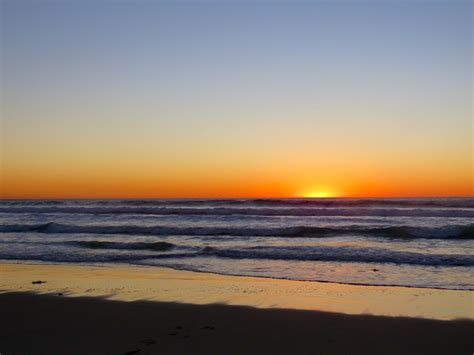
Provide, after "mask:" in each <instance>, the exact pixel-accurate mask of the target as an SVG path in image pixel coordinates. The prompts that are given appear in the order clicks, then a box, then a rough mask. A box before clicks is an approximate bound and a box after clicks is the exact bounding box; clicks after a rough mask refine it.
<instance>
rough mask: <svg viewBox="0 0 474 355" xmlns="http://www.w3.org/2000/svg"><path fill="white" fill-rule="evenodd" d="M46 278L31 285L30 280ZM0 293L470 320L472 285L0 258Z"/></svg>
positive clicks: (473, 312) (471, 313) (473, 317)
mask: <svg viewBox="0 0 474 355" xmlns="http://www.w3.org/2000/svg"><path fill="white" fill-rule="evenodd" d="M38 280H40V281H46V282H45V283H42V284H32V282H33V281H38ZM0 292H34V293H45V294H47V293H49V294H58V293H61V294H63V295H64V296H70V297H79V296H92V297H101V298H104V299H107V300H122V301H143V300H148V301H158V302H179V303H185V304H201V305H202V304H214V303H219V304H226V305H238V306H250V307H257V308H272V309H275V308H283V309H295V310H310V311H321V312H332V313H342V314H352V315H360V314H371V315H377V316H391V317H399V316H401V317H412V318H426V319H439V320H453V319H471V320H474V307H473V294H472V291H470V290H446V289H428V288H414V287H405V286H376V285H371V286H365V285H351V284H339V283H331V282H318V281H294V280H285V279H270V278H260V277H248V276H227V275H220V274H210V273H205V272H194V271H182V270H175V269H171V268H163V267H147V266H119V265H113V266H112V265H110V264H109V265H100V266H97V265H65V264H42V263H18V262H3V261H2V262H0Z"/></svg>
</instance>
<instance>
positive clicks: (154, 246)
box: [68, 240, 175, 251]
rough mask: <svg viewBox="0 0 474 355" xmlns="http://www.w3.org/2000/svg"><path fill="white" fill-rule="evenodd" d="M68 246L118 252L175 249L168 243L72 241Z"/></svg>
mask: <svg viewBox="0 0 474 355" xmlns="http://www.w3.org/2000/svg"><path fill="white" fill-rule="evenodd" d="M68 244H71V245H74V246H79V247H83V248H90V249H119V250H154V251H168V250H171V249H173V248H174V247H175V245H174V244H172V243H168V242H153V243H146V242H136V243H124V242H106V241H98V240H92V241H72V242H68Z"/></svg>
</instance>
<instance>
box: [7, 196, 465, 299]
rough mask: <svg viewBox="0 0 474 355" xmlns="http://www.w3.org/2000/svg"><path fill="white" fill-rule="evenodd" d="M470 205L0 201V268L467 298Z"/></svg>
mask: <svg viewBox="0 0 474 355" xmlns="http://www.w3.org/2000/svg"><path fill="white" fill-rule="evenodd" d="M473 217H474V198H424V199H375V198H374V199H348V198H345V199H172V200H165V199H134V200H132V199H125V200H4V201H0V259H1V260H8V261H18V262H28V263H67V264H69V263H73V264H93V265H113V264H121V265H123V264H128V265H139V266H148V267H155V266H160V267H169V268H174V269H181V270H191V271H200V272H210V273H217V274H226V275H247V276H257V277H267V278H282V279H291V280H305V281H322V282H337V283H348V284H363V285H398V286H407V287H426V288H443V289H467V290H474V223H473V221H474V219H473Z"/></svg>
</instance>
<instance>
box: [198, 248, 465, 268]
mask: <svg viewBox="0 0 474 355" xmlns="http://www.w3.org/2000/svg"><path fill="white" fill-rule="evenodd" d="M205 252H206V253H208V254H210V255H213V256H218V257H223V258H230V259H265V260H299V261H337V262H360V263H379V264H386V263H393V264H406V265H422V266H474V256H469V255H444V254H422V253H411V252H397V251H390V250H386V249H378V248H352V247H323V246H321V247H311V248H308V247H304V248H302V247H283V248H267V247H254V248H247V249H240V250H223V249H214V248H209V247H208V248H206V250H205Z"/></svg>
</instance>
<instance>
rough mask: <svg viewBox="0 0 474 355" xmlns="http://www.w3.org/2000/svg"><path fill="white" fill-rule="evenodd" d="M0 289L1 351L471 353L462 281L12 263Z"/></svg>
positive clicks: (2, 266)
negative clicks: (311, 278)
mask: <svg viewBox="0 0 474 355" xmlns="http://www.w3.org/2000/svg"><path fill="white" fill-rule="evenodd" d="M0 290H1V291H3V293H2V294H0V314H1V322H0V324H1V326H0V353H2V354H126V353H129V354H133V353H135V354H290V353H294V354H472V353H473V351H474V345H473V344H474V342H473V338H472V334H474V321H473V318H474V317H473V312H474V309H473V308H474V307H473V297H472V292H470V291H446V290H428V289H414V288H403V287H368V286H354V285H338V284H331V283H316V282H295V281H286V280H271V279H262V278H251V277H233V276H221V275H213V274H205V273H194V272H184V271H176V270H170V269H164V268H148V267H144V268H142V267H117V266H115V267H96V266H73V265H44V264H41V265H34V264H14V263H0ZM367 313H370V315H369V314H367ZM375 314H378V316H375ZM382 315H384V316H382ZM402 316H403V317H402ZM407 316H408V317H407ZM420 317H424V318H432V319H421V318H420ZM457 318H469V319H470V320H469V319H464V320H462V319H457ZM442 319H445V320H442ZM447 319H450V320H447ZM453 319H457V320H453ZM134 351H135V352H134Z"/></svg>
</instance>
